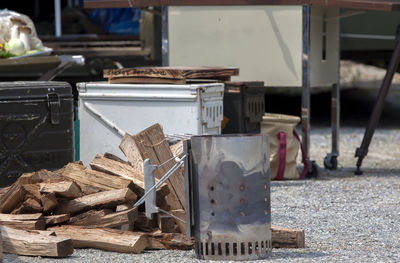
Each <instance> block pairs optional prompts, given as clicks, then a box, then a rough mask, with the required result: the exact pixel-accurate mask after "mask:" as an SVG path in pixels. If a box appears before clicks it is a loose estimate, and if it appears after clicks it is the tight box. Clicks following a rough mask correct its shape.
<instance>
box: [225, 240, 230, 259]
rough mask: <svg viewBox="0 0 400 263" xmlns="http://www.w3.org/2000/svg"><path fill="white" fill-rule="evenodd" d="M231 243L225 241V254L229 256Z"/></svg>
mask: <svg viewBox="0 0 400 263" xmlns="http://www.w3.org/2000/svg"><path fill="white" fill-rule="evenodd" d="M229 252H230V251H229V243H225V255H227V256H229Z"/></svg>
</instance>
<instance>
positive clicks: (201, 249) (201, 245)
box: [200, 243, 204, 255]
mask: <svg viewBox="0 0 400 263" xmlns="http://www.w3.org/2000/svg"><path fill="white" fill-rule="evenodd" d="M200 255H204V247H203V243H200Z"/></svg>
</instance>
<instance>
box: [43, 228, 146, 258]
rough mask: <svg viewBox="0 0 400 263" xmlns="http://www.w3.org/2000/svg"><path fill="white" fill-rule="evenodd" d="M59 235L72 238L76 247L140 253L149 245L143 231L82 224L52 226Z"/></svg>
mask: <svg viewBox="0 0 400 263" xmlns="http://www.w3.org/2000/svg"><path fill="white" fill-rule="evenodd" d="M50 230H52V231H55V232H56V234H57V236H60V237H68V238H71V239H72V243H73V246H74V248H97V249H102V250H106V251H114V252H122V253H140V252H142V251H143V250H144V249H145V248H146V247H147V238H146V236H145V235H144V234H142V233H137V232H130V231H121V230H117V229H110V228H91V229H87V228H83V227H80V226H66V225H64V226H60V227H52V228H50Z"/></svg>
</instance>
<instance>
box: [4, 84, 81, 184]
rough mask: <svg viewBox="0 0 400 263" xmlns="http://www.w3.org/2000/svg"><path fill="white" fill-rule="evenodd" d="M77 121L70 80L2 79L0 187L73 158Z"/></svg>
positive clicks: (58, 165) (54, 167)
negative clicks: (9, 80)
mask: <svg viewBox="0 0 400 263" xmlns="http://www.w3.org/2000/svg"><path fill="white" fill-rule="evenodd" d="M73 121H74V108H73V97H72V89H71V86H70V85H69V84H68V83H65V82H53V81H28V82H22V81H21V82H0V187H2V186H7V185H10V184H12V183H13V182H14V181H15V180H16V179H17V178H18V177H19V176H20V175H21V174H22V173H25V172H32V171H37V170H40V169H56V168H61V167H62V166H64V165H65V164H67V163H68V162H71V161H73V160H74V127H73Z"/></svg>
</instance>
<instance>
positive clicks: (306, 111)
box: [301, 5, 318, 177]
mask: <svg viewBox="0 0 400 263" xmlns="http://www.w3.org/2000/svg"><path fill="white" fill-rule="evenodd" d="M310 16H311V6H310V5H303V51H302V89H301V132H302V136H301V140H302V144H303V149H304V152H305V156H306V159H307V160H306V161H307V163H308V174H307V177H317V175H318V169H317V165H316V164H315V162H313V161H311V160H310V23H311V20H310Z"/></svg>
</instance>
